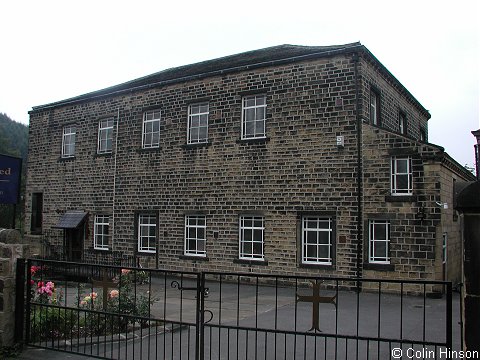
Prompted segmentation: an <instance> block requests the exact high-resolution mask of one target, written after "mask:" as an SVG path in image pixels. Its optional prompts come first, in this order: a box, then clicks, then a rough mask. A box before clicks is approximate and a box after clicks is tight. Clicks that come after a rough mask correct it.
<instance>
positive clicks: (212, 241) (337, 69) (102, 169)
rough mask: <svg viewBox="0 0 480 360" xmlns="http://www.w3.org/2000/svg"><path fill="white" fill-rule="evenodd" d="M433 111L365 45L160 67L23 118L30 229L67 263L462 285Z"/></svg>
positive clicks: (460, 176)
mask: <svg viewBox="0 0 480 360" xmlns="http://www.w3.org/2000/svg"><path fill="white" fill-rule="evenodd" d="M429 119H430V114H429V112H428V111H427V110H426V109H425V108H424V107H423V106H422V105H421V104H420V103H419V102H418V101H417V100H416V99H415V98H414V97H413V95H412V94H411V93H410V92H409V91H408V90H407V89H406V88H405V87H404V86H402V84H401V83H400V82H399V81H398V80H397V79H396V78H395V77H394V76H393V75H392V74H391V73H390V72H389V71H388V70H387V68H386V67H385V66H384V65H382V64H381V63H380V62H379V61H378V60H377V59H376V58H375V57H374V56H373V55H372V53H370V51H369V50H368V49H367V48H365V47H364V46H363V45H361V44H360V43H353V44H346V45H341V46H325V47H323V46H321V47H309V46H291V45H282V46H276V47H271V48H266V49H260V50H255V51H250V52H246V53H242V54H237V55H232V56H227V57H223V58H219V59H214V60H209V61H204V62H200V63H196V64H192V65H186V66H181V67H177V68H172V69H167V70H164V71H161V72H158V73H155V74H152V75H149V76H146V77H143V78H140V79H136V80H132V81H129V82H127V83H124V84H120V85H116V86H112V87H110V88H107V89H103V90H100V91H95V92H91V93H88V94H85V95H81V96H78V97H75V98H70V99H67V100H63V101H59V102H55V103H51V104H47V105H43V106H37V107H34V108H33V109H32V110H31V112H30V137H29V139H30V145H29V157H28V176H27V195H26V196H27V199H26V204H27V205H26V207H27V209H26V214H27V215H26V224H27V225H28V226H30V228H29V229H28V230H29V231H28V236H29V237H30V238H31V240H33V241H35V240H38V241H43V242H45V243H46V244H48V246H60V248H61V249H62V250H61V252H62V254H63V255H65V256H66V257H67V258H68V259H70V260H88V259H87V258H88V257H89V256H95V257H97V258H98V257H100V258H101V257H102V256H108V255H111V254H113V253H117V254H123V255H127V254H128V255H132V256H136V258H138V259H139V261H140V263H141V264H142V265H143V266H150V267H159V268H165V269H175V270H214V271H239V272H246V271H252V272H259V273H288V274H298V275H314V274H320V275H340V276H363V277H376V278H382V277H384V278H409V279H437V280H441V279H444V278H445V279H449V280H453V281H459V278H460V271H459V267H460V263H459V262H460V260H461V256H460V254H461V241H460V239H461V237H460V235H461V234H460V224H459V221H458V217H457V215H456V213H455V212H454V211H453V207H452V206H451V205H452V199H453V187H454V184H455V182H456V181H466V180H473V175H472V174H471V173H469V172H468V171H466V170H465V169H464V168H463V167H462V166H460V165H459V164H458V163H457V162H456V161H455V160H453V159H452V158H451V157H450V156H449V155H448V154H447V153H445V152H444V150H443V149H442V148H441V147H440V146H437V145H434V144H430V143H428V120H429Z"/></svg>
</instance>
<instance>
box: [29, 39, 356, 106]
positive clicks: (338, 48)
mask: <svg viewBox="0 0 480 360" xmlns="http://www.w3.org/2000/svg"><path fill="white" fill-rule="evenodd" d="M281 46H289V45H278V46H273V47H269V48H264V49H258V50H251V51H247V52H243V53H238V54H233V55H227V56H223V57H219V58H215V59H211V60H205V61H201V62H197V63H193V64H188V65H182V66H178V67H174V68H169V69H165V70H162V71H159V72H156V73H153V74H150V75H147V76H143V77H139V78H136V79H133V80H129V81H126V82H123V83H120V84H117V85H113V86H109V87H107V88H104V89H100V90H96V91H92V92H89V93H85V94H82V95H78V96H74V97H71V98H67V99H65V100H61V101H56V102H52V103H47V104H45V105H39V106H33V107H32V110H30V111H29V112H28V113H29V114H32V113H36V112H41V111H43V110H48V109H52V108H56V107H59V106H64V105H72V104H76V103H80V102H84V101H88V100H92V99H96V98H101V97H105V96H112V95H120V94H124V93H128V92H132V91H138V90H142V89H148V88H152V87H157V86H162V85H169V84H174V83H179V82H184V81H191V80H197V79H200V78H205V77H210V76H216V75H223V74H228V73H234V72H240V71H243V70H249V69H256V68H261V67H267V66H273V65H277V64H278V65H280V64H285V63H289V62H294V61H302V60H308V59H311V58H321V57H328V56H333V55H338V54H342V53H348V52H353V51H354V50H356V49H360V48H362V47H364V46H363V45H361V44H360V42H354V43H348V44H344V45H331V46H325V47H324V48H325V50H323V51H318V52H313V53H310V54H303V55H296V56H289V57H288V56H287V57H285V58H280V59H276V60H270V61H262V62H258V63H252V64H248V65H241V66H236V67H231V68H228V67H224V68H221V69H218V70H213V71H208V72H205V73H200V74H194V75H189V76H185V77H176V78H174V79H169V80H164V81H154V82H152V83H148V84H144V85H140V86H132V87H129V86H128V85H129V84H133V83H135V82H138V81H140V80H148V79H149V78H153V77H155V76H157V75H159V74H161V73H163V72H166V71H169V70H172V69H182V68H186V67H189V66H192V65H199V64H205V63H208V62H209V61H212V60H220V59H224V60H225V59H228V58H229V57H234V56H238V55H241V54H251V53H254V52H256V51H259V50H266V49H275V48H278V47H281ZM290 46H291V45H290ZM295 46H297V45H295ZM299 47H304V48H313V49H315V48H316V47H315V46H299ZM319 48H320V47H319Z"/></svg>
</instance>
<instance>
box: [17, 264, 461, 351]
mask: <svg viewBox="0 0 480 360" xmlns="http://www.w3.org/2000/svg"><path fill="white" fill-rule="evenodd" d="M27 268H28V273H27V301H26V342H27V344H29V345H33V346H37V347H43V348H49V349H56V350H59V351H66V352H73V353H80V354H86V355H88V356H93V357H100V358H108V359H209V360H210V359H212V360H213V359H249V360H250V359H389V358H391V356H392V355H393V357H392V358H401V357H400V356H398V355H404V358H408V356H410V358H412V356H413V357H415V356H417V357H419V356H420V355H422V356H423V358H448V353H446V351H447V350H451V349H452V348H456V347H457V349H458V346H459V345H458V344H452V286H451V283H447V282H428V281H395V280H392V281H383V280H382V281H380V280H374V279H361V280H357V279H345V278H321V277H315V278H309V277H293V276H274V275H252V274H235V273H214V272H204V273H194V272H191V273H189V272H173V271H163V270H153V269H141V268H130V267H125V268H122V267H117V266H101V265H92V264H85V263H70V262H61V261H48V260H28V263H27ZM360 288H361V289H362V291H357V290H358V289H360ZM441 293H443V296H432V295H439V294H441ZM395 356H397V357H395ZM428 356H430V357H428Z"/></svg>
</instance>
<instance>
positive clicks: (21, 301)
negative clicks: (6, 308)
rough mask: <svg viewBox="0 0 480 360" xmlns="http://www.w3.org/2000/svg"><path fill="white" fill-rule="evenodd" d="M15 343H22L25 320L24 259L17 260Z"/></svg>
mask: <svg viewBox="0 0 480 360" xmlns="http://www.w3.org/2000/svg"><path fill="white" fill-rule="evenodd" d="M15 289H16V290H15V334H14V339H15V343H19V342H21V341H23V329H24V327H23V324H24V320H25V259H20V258H19V259H17V268H16V278H15Z"/></svg>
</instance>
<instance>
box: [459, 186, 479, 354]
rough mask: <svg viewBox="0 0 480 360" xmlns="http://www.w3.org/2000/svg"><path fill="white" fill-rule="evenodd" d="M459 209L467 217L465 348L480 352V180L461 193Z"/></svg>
mask: <svg viewBox="0 0 480 360" xmlns="http://www.w3.org/2000/svg"><path fill="white" fill-rule="evenodd" d="M455 208H456V209H457V210H458V211H460V212H461V213H462V215H463V241H464V260H463V274H464V282H465V287H464V289H465V294H464V298H463V301H464V314H463V317H464V329H465V349H466V350H468V351H474V350H476V351H480V321H479V319H480V276H479V274H480V181H477V182H474V183H471V184H470V185H468V186H466V187H465V188H464V189H463V190H462V191H461V192H460V193H459V194H458V197H457V201H456V207H455Z"/></svg>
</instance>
